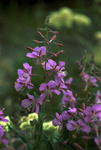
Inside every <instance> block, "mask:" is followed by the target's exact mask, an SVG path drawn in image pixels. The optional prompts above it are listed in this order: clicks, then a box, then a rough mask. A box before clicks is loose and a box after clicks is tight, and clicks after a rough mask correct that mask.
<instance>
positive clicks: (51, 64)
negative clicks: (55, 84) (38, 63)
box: [42, 59, 66, 77]
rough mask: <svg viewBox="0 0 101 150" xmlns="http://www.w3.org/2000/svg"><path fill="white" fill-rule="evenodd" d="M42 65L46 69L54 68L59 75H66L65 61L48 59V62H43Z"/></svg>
mask: <svg viewBox="0 0 101 150" xmlns="http://www.w3.org/2000/svg"><path fill="white" fill-rule="evenodd" d="M42 66H43V68H44V69H45V70H53V71H55V72H56V73H57V76H58V77H64V76H66V74H65V72H64V69H65V62H64V61H60V62H59V64H57V63H56V62H55V61H54V60H52V59H48V61H47V62H43V63H42Z"/></svg>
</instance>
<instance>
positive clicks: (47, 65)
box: [42, 59, 57, 70]
mask: <svg viewBox="0 0 101 150" xmlns="http://www.w3.org/2000/svg"><path fill="white" fill-rule="evenodd" d="M42 66H43V68H44V69H45V70H54V69H55V68H56V66H57V63H56V62H55V61H54V60H52V59H48V62H43V63H42Z"/></svg>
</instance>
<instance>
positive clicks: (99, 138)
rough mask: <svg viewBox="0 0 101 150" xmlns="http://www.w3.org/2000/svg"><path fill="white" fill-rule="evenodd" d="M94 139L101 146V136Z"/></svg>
mask: <svg viewBox="0 0 101 150" xmlns="http://www.w3.org/2000/svg"><path fill="white" fill-rule="evenodd" d="M94 141H95V143H96V145H98V146H101V137H95V139H94Z"/></svg>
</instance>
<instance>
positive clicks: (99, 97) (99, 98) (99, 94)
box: [95, 91, 101, 104]
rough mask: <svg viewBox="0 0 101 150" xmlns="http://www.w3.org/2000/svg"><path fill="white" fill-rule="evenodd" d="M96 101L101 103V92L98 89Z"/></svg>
mask: <svg viewBox="0 0 101 150" xmlns="http://www.w3.org/2000/svg"><path fill="white" fill-rule="evenodd" d="M95 101H96V103H97V104H101V92H100V91H97V93H96V98H95Z"/></svg>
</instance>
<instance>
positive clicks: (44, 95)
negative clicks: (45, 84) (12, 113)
mask: <svg viewBox="0 0 101 150" xmlns="http://www.w3.org/2000/svg"><path fill="white" fill-rule="evenodd" d="M45 98H46V94H45V93H42V94H41V95H40V96H39V98H38V103H39V104H40V105H42V104H43V102H44V101H45Z"/></svg>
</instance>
